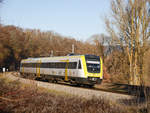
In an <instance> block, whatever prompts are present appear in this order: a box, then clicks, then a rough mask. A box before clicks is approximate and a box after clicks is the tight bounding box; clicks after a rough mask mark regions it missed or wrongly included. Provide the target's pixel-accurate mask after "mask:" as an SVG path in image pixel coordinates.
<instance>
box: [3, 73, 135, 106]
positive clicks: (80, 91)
mask: <svg viewBox="0 0 150 113" xmlns="http://www.w3.org/2000/svg"><path fill="white" fill-rule="evenodd" d="M14 74H17V73H13V72H11V73H4V74H3V75H4V76H6V77H8V78H9V79H11V80H18V81H20V82H22V83H25V84H31V85H36V86H38V87H43V88H47V89H50V90H54V91H57V92H60V93H61V92H62V93H66V94H71V95H75V96H78V97H81V98H86V99H91V98H92V97H101V98H105V99H107V100H110V101H113V102H119V103H120V102H121V101H123V100H130V99H133V98H134V97H133V96H130V95H123V94H117V93H111V92H104V91H99V90H91V89H84V88H81V87H71V86H67V85H61V84H54V83H48V82H41V81H35V80H29V79H24V78H20V77H17V76H14Z"/></svg>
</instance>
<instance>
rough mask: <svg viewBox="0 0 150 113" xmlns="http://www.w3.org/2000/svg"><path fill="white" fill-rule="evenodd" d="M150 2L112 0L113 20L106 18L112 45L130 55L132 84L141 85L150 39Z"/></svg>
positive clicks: (141, 0) (142, 0)
mask: <svg viewBox="0 0 150 113" xmlns="http://www.w3.org/2000/svg"><path fill="white" fill-rule="evenodd" d="M149 7H150V2H149V1H148V0H127V1H124V0H112V2H111V10H112V15H111V18H109V19H108V18H106V21H105V23H106V28H107V30H108V32H109V34H110V36H111V37H112V44H119V45H120V46H121V47H123V48H124V49H125V51H126V53H127V54H128V59H129V63H130V69H129V70H130V72H129V73H130V84H134V85H136V84H141V82H143V81H142V78H143V76H144V75H143V56H144V54H145V52H146V51H147V50H148V49H149V48H148V41H149V39H150V13H149V11H150V10H149V9H150V8H149Z"/></svg>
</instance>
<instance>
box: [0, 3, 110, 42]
mask: <svg viewBox="0 0 150 113" xmlns="http://www.w3.org/2000/svg"><path fill="white" fill-rule="evenodd" d="M109 10H110V0H4V3H3V4H2V5H1V8H0V15H1V23H2V24H4V25H16V26H19V27H22V28H31V29H40V30H42V31H54V32H57V33H59V34H61V35H63V36H70V37H73V38H76V39H79V40H86V39H87V38H89V37H90V36H92V35H94V34H100V33H105V34H106V32H105V25H104V16H105V15H107V14H109Z"/></svg>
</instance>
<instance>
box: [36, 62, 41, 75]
mask: <svg viewBox="0 0 150 113" xmlns="http://www.w3.org/2000/svg"><path fill="white" fill-rule="evenodd" d="M40 65H41V60H39V61H38V62H37V63H36V75H37V77H40Z"/></svg>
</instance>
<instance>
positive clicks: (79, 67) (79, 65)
mask: <svg viewBox="0 0 150 113" xmlns="http://www.w3.org/2000/svg"><path fill="white" fill-rule="evenodd" d="M78 69H81V61H80V60H79V64H78Z"/></svg>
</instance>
